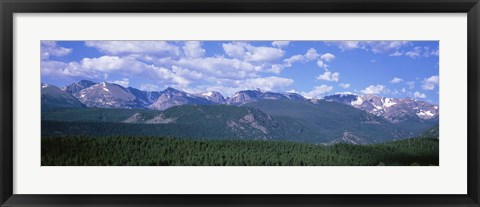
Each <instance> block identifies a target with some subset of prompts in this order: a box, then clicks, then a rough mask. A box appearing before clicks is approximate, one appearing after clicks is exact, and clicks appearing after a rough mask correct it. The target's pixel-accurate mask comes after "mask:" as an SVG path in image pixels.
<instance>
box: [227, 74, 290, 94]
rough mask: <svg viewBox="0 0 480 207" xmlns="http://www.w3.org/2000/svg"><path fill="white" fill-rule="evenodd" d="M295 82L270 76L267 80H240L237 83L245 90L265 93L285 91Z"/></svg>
mask: <svg viewBox="0 0 480 207" xmlns="http://www.w3.org/2000/svg"><path fill="white" fill-rule="evenodd" d="M293 82H294V81H293V80H292V79H288V78H280V77H276V76H270V77H265V78H253V79H246V80H238V81H236V82H235V83H236V84H237V86H242V87H244V88H245V89H255V88H258V89H261V90H264V91H283V89H285V88H286V87H288V86H290V85H292V84H293Z"/></svg>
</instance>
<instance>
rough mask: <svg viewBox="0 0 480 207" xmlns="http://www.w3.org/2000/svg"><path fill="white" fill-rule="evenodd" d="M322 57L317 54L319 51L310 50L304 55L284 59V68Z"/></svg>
mask: <svg viewBox="0 0 480 207" xmlns="http://www.w3.org/2000/svg"><path fill="white" fill-rule="evenodd" d="M319 56H320V55H319V54H318V53H317V50H315V49H313V48H310V49H308V51H307V52H306V53H305V54H304V55H293V56H291V57H289V58H287V59H284V60H283V62H284V64H283V66H284V67H292V65H293V64H294V63H296V62H301V63H306V62H309V61H312V60H315V59H317V58H318V57H319Z"/></svg>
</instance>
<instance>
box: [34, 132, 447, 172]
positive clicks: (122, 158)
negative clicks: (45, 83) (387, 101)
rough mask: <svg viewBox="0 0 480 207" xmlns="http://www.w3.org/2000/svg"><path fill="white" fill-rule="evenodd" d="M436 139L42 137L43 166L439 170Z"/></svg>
mask: <svg viewBox="0 0 480 207" xmlns="http://www.w3.org/2000/svg"><path fill="white" fill-rule="evenodd" d="M438 164H439V160H438V139H433V138H421V139H407V140H400V141H393V142H388V143H384V144H374V145H350V144H336V145H329V146H325V145H314V144H301V143H292V142H282V141H241V140H236V141H226V140H217V141H213V140H204V141H199V140H185V139H172V138H162V137H135V138H132V137H127V136H117V137H96V138H94V137H87V136H74V137H44V138H42V166H57V165H65V166H72V165H73V166H94V165H108V166H112V165H113V166H122V165H127V166H149V165H158V166H276V165H278V166H371V165H438Z"/></svg>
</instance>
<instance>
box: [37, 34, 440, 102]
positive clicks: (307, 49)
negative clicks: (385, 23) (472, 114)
mask: <svg viewBox="0 0 480 207" xmlns="http://www.w3.org/2000/svg"><path fill="white" fill-rule="evenodd" d="M41 50H42V51H41V60H42V61H41V70H42V71H41V72H42V82H45V83H49V84H53V85H56V86H59V87H63V86H65V85H67V84H70V83H72V82H77V81H80V80H83V79H88V80H92V81H97V82H102V81H107V82H114V83H118V84H120V85H123V86H130V87H135V88H139V89H142V90H150V91H151V90H163V89H165V88H166V87H174V88H177V89H181V90H185V91H188V92H191V93H201V92H205V91H219V92H221V93H222V94H224V95H225V96H231V95H232V94H233V93H234V92H236V91H239V90H246V89H261V90H264V91H274V92H287V91H289V92H296V93H300V94H302V95H304V96H307V97H311V98H320V97H323V96H326V95H330V94H335V93H345V92H348V93H355V94H376V95H379V96H385V97H412V98H416V99H419V100H424V101H428V102H432V103H438V90H439V89H438V81H439V76H438V75H439V69H438V67H439V64H438V61H439V59H438V55H439V50H438V41H247V42H236V41H42V42H41Z"/></svg>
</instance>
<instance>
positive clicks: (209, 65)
mask: <svg viewBox="0 0 480 207" xmlns="http://www.w3.org/2000/svg"><path fill="white" fill-rule="evenodd" d="M173 64H174V65H177V66H180V67H183V68H188V69H190V70H194V71H197V72H200V73H203V74H205V75H208V77H211V78H230V79H244V78H248V77H255V76H257V75H256V72H260V71H262V70H263V69H265V68H263V67H260V66H256V65H253V64H252V63H249V62H245V61H241V60H238V59H228V58H225V57H206V58H195V59H180V60H178V61H176V62H174V63H173Z"/></svg>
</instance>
